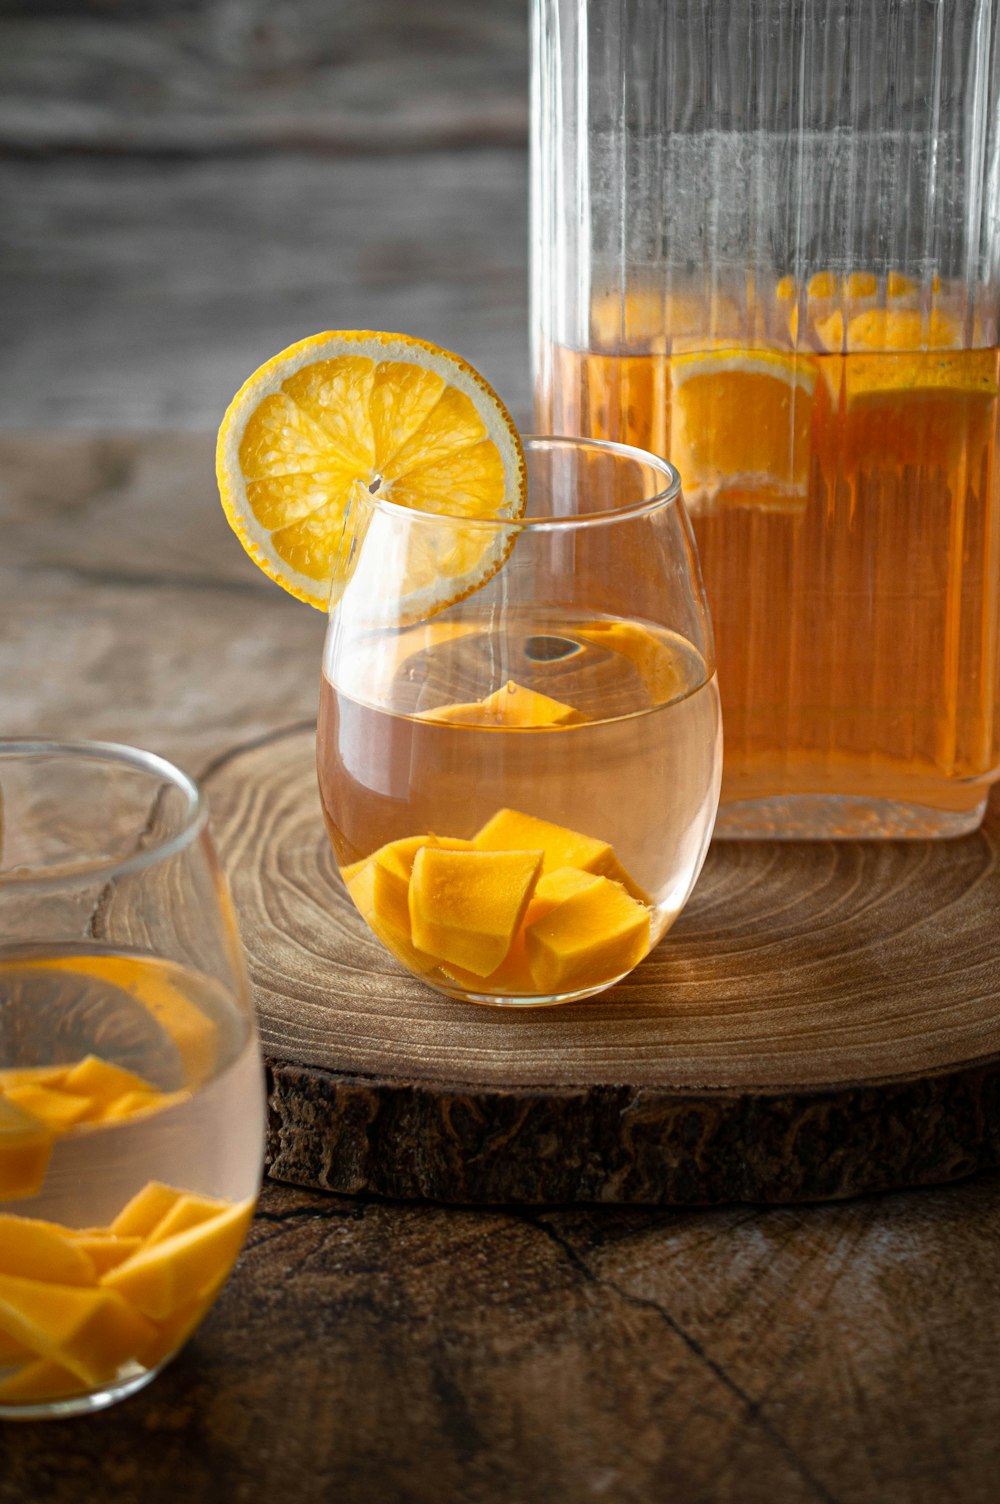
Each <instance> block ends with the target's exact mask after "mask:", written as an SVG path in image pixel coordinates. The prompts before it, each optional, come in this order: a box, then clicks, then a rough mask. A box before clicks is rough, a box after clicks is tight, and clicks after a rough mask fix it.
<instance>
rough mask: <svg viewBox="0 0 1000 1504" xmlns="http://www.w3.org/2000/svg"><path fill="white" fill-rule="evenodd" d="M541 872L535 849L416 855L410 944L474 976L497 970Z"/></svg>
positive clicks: (438, 851) (432, 851)
mask: <svg viewBox="0 0 1000 1504" xmlns="http://www.w3.org/2000/svg"><path fill="white" fill-rule="evenodd" d="M541 870H542V852H541V851H540V850H539V849H537V848H536V849H534V850H523V849H522V850H516V851H511V850H502V851H444V850H441V849H439V848H437V847H434V846H425V847H424V848H423V849H422V850H421V851H419V852H418V853H417V857H416V860H415V862H414V864H413V876H412V878H411V881H410V928H411V933H412V935H413V941H414V944H415V945H417V946H418V947H419V948H420V949H421V950H423V951H426V952H427V953H428V954H430V955H432V956H435V957H436V958H437V959H438V960H440V961H445V962H450V963H451V964H452V965H455V966H460V967H462V968H463V970H465V971H470V972H473V973H474V974H475V975H476V976H480V977H485V976H489V974H490V972H492V971H496V969H497V967H498V966H499V965H500V962H501V961H502V960H503V958H504V956H505V955H506V954H507V952H508V950H509V949H510V946H511V942H512V941H513V939H514V935H515V933H516V931H517V927H518V925H519V924H520V923H521V920H522V918H523V917H524V912H525V909H526V908H527V907H528V901H529V899H530V898H531V893H532V890H533V888H534V886H535V882H536V881H537V879H538V875H539V873H540V872H541Z"/></svg>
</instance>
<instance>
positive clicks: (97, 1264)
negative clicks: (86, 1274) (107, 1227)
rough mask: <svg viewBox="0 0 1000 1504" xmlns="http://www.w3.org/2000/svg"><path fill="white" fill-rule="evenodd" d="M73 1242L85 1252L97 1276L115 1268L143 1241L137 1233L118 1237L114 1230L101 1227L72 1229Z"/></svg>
mask: <svg viewBox="0 0 1000 1504" xmlns="http://www.w3.org/2000/svg"><path fill="white" fill-rule="evenodd" d="M70 1236H71V1237H72V1239H73V1242H74V1243H75V1244H76V1246H77V1247H78V1248H79V1249H80V1250H81V1252H83V1253H85V1254H86V1255H87V1257H88V1258H89V1259H90V1262H91V1263H92V1264H93V1266H94V1273H95V1277H96V1276H98V1275H101V1274H104V1273H106V1272H107V1270H108V1269H113V1268H114V1267H115V1265H116V1264H120V1263H121V1262H122V1260H123V1259H127V1258H128V1257H129V1255H130V1254H133V1253H135V1251H136V1249H137V1248H138V1247H139V1245H140V1244H141V1243H142V1239H141V1238H140V1237H138V1236H137V1235H133V1236H131V1237H123V1238H118V1237H115V1234H114V1233H113V1232H104V1231H102V1230H100V1229H94V1230H87V1231H84V1232H76V1231H74V1230H72V1229H70Z"/></svg>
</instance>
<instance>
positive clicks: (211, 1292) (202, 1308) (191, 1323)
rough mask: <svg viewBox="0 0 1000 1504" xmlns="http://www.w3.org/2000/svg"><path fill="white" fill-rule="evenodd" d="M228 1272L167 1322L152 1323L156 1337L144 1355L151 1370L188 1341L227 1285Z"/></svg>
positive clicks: (175, 1312) (144, 1360)
mask: <svg viewBox="0 0 1000 1504" xmlns="http://www.w3.org/2000/svg"><path fill="white" fill-rule="evenodd" d="M228 1272H229V1271H228V1270H223V1272H222V1274H221V1275H220V1276H219V1278H218V1280H217V1281H216V1282H215V1283H214V1284H212V1285H209V1287H208V1288H207V1289H206V1290H205V1292H204V1293H203V1294H202V1295H199V1296H198V1297H197V1298H196V1299H195V1300H188V1301H185V1302H184V1304H183V1305H181V1306H178V1307H177V1309H176V1310H175V1311H173V1312H172V1313H171V1314H170V1315H169V1316H167V1317H166V1318H165V1320H163V1321H154V1322H153V1323H152V1325H153V1326H154V1327H155V1328H156V1336H155V1337H154V1338H153V1341H152V1343H151V1344H150V1346H149V1347H148V1348H147V1349H146V1351H145V1352H144V1354H143V1362H144V1363H145V1364H146V1365H147V1366H148V1367H149V1368H155V1367H156V1365H157V1364H158V1363H162V1362H163V1360H164V1358H169V1357H170V1354H171V1353H175V1352H176V1351H177V1349H178V1348H179V1347H180V1346H181V1344H182V1343H184V1342H186V1341H187V1339H188V1338H189V1337H190V1335H191V1333H192V1332H193V1331H194V1329H195V1327H196V1326H198V1325H199V1323H200V1322H201V1321H202V1319H203V1317H204V1315H205V1312H206V1311H207V1310H208V1308H209V1306H210V1305H211V1304H212V1301H213V1300H214V1299H215V1297H216V1295H217V1294H218V1292H219V1289H220V1288H221V1287H222V1285H223V1284H224V1283H225V1278H226V1274H227V1273H228Z"/></svg>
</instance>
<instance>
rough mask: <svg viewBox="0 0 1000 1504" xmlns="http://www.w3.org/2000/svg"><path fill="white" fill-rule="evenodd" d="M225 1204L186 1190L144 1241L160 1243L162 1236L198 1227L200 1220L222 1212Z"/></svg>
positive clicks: (167, 1236)
mask: <svg viewBox="0 0 1000 1504" xmlns="http://www.w3.org/2000/svg"><path fill="white" fill-rule="evenodd" d="M227 1205H228V1203H227V1202H225V1201H216V1200H214V1199H213V1198H212V1197H211V1196H195V1195H194V1194H193V1193H192V1192H190V1191H189V1192H186V1193H185V1194H184V1195H183V1196H181V1197H179V1198H178V1200H177V1201H175V1202H174V1204H173V1206H172V1207H171V1208H170V1210H169V1211H168V1212H167V1214H166V1216H165V1217H162V1218H161V1219H160V1221H159V1222H157V1224H156V1226H155V1227H154V1228H153V1230H152V1232H151V1233H150V1234H149V1236H148V1238H147V1240H146V1241H147V1243H149V1244H150V1245H152V1244H153V1243H162V1242H163V1240H164V1238H170V1237H173V1235H174V1233H178V1232H187V1230H188V1228H189V1227H199V1226H200V1225H201V1223H202V1222H207V1221H209V1219H210V1218H211V1217H217V1216H218V1215H219V1213H220V1212H224V1211H225V1210H226V1209H227Z"/></svg>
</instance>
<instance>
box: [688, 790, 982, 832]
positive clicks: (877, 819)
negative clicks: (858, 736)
mask: <svg viewBox="0 0 1000 1504" xmlns="http://www.w3.org/2000/svg"><path fill="white" fill-rule="evenodd" d="M985 813H986V799H985V797H984V798H983V799H982V800H980V802H979V803H978V804H975V805H973V807H972V808H971V809H961V810H957V809H934V808H932V807H931V806H930V805H926V804H907V803H905V802H903V801H901V800H895V799H866V798H858V797H856V796H852V795H850V794H787V795H783V796H781V797H775V798H771V799H742V800H736V801H734V802H732V803H730V804H723V805H722V806H721V807H720V809H719V815H718V819H717V820H716V822H715V838H716V840H723V841H726V840H730V841H733V840H736V841H934V840H945V839H947V838H949V837H951V836H964V835H968V834H969V833H970V832H971V831H973V830H978V829H979V826H980V825H981V824H982V820H983V815H984V814H985Z"/></svg>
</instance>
